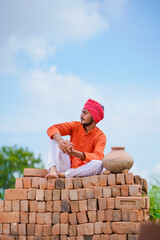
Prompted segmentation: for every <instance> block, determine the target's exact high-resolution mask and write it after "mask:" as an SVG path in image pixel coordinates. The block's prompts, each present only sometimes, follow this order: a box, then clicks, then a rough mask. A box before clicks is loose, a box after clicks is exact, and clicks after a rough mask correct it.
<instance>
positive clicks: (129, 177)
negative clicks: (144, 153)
mask: <svg viewBox="0 0 160 240" xmlns="http://www.w3.org/2000/svg"><path fill="white" fill-rule="evenodd" d="M125 181H126V184H133V183H134V178H133V173H125Z"/></svg>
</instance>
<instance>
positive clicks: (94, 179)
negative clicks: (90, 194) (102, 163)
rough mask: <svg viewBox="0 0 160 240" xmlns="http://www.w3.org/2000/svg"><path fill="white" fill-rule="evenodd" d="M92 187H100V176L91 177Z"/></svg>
mask: <svg viewBox="0 0 160 240" xmlns="http://www.w3.org/2000/svg"><path fill="white" fill-rule="evenodd" d="M91 186H94V187H99V178H98V175H93V176H91Z"/></svg>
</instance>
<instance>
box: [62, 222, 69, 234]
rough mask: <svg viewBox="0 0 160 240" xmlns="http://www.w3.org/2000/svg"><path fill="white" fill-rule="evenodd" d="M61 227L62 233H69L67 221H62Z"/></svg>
mask: <svg viewBox="0 0 160 240" xmlns="http://www.w3.org/2000/svg"><path fill="white" fill-rule="evenodd" d="M60 228H61V230H60V231H61V235H68V224H67V223H62V224H61V225H60Z"/></svg>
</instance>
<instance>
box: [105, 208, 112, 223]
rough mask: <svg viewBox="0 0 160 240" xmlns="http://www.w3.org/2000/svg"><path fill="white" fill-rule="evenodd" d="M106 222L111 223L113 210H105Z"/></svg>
mask: <svg viewBox="0 0 160 240" xmlns="http://www.w3.org/2000/svg"><path fill="white" fill-rule="evenodd" d="M106 221H107V222H111V221H113V210H112V209H108V210H106Z"/></svg>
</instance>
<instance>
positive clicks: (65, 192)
mask: <svg viewBox="0 0 160 240" xmlns="http://www.w3.org/2000/svg"><path fill="white" fill-rule="evenodd" d="M61 200H69V189H62V190H61Z"/></svg>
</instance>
